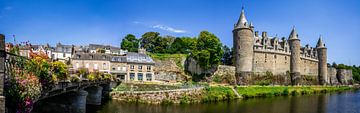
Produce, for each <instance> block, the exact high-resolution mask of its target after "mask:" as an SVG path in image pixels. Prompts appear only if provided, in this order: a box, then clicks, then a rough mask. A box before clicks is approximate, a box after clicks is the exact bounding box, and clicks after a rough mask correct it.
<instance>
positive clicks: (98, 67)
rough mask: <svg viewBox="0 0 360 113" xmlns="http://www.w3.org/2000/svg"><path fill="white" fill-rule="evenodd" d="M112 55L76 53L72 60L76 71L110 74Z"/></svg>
mask: <svg viewBox="0 0 360 113" xmlns="http://www.w3.org/2000/svg"><path fill="white" fill-rule="evenodd" d="M110 59H111V55H108V54H97V53H76V54H75V55H74V56H73V57H72V60H71V64H72V66H73V69H74V70H78V69H81V68H86V69H88V70H89V72H103V73H110Z"/></svg>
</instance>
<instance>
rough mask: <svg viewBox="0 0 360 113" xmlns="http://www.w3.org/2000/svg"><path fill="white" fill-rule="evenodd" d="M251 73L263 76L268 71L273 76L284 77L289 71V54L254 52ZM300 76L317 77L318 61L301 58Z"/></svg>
mask: <svg viewBox="0 0 360 113" xmlns="http://www.w3.org/2000/svg"><path fill="white" fill-rule="evenodd" d="M253 64H254V65H253V72H254V73H256V74H264V73H265V72H267V71H269V72H272V73H273V74H274V75H285V74H286V72H289V71H290V53H288V52H275V51H262V50H256V51H254V60H253ZM300 73H301V75H309V76H317V74H318V61H317V60H316V59H311V58H307V57H301V61H300Z"/></svg>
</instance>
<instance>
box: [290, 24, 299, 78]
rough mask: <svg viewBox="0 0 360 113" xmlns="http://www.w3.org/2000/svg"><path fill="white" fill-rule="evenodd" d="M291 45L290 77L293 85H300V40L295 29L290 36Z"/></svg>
mask: <svg viewBox="0 0 360 113" xmlns="http://www.w3.org/2000/svg"><path fill="white" fill-rule="evenodd" d="M289 45H290V51H291V55H290V77H291V85H299V84H300V82H301V75H300V39H299V38H298V34H297V33H296V31H295V27H294V28H293V29H292V31H291V33H290V36H289Z"/></svg>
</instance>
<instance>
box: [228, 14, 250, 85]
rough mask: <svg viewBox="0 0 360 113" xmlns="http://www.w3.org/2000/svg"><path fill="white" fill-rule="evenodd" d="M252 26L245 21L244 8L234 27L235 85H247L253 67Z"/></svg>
mask: <svg viewBox="0 0 360 113" xmlns="http://www.w3.org/2000/svg"><path fill="white" fill-rule="evenodd" d="M253 28H254V27H253V26H252V25H251V23H250V24H249V23H248V22H247V20H246V17H245V13H244V8H243V9H242V10H241V14H240V18H239V20H238V22H237V24H235V26H234V30H233V38H234V39H233V41H234V46H233V47H234V50H235V76H236V81H237V84H239V85H246V84H248V79H249V76H250V75H251V73H252V66H253V55H254V50H253V46H254V45H253V44H254V34H253V31H254V30H253Z"/></svg>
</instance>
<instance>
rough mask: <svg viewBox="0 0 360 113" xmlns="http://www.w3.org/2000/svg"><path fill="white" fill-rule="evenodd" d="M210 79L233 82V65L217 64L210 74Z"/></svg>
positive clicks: (234, 81)
mask: <svg viewBox="0 0 360 113" xmlns="http://www.w3.org/2000/svg"><path fill="white" fill-rule="evenodd" d="M212 81H214V82H220V83H229V84H235V83H236V80H235V66H226V65H219V66H218V67H217V70H216V71H215V72H214V75H213V76H212Z"/></svg>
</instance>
